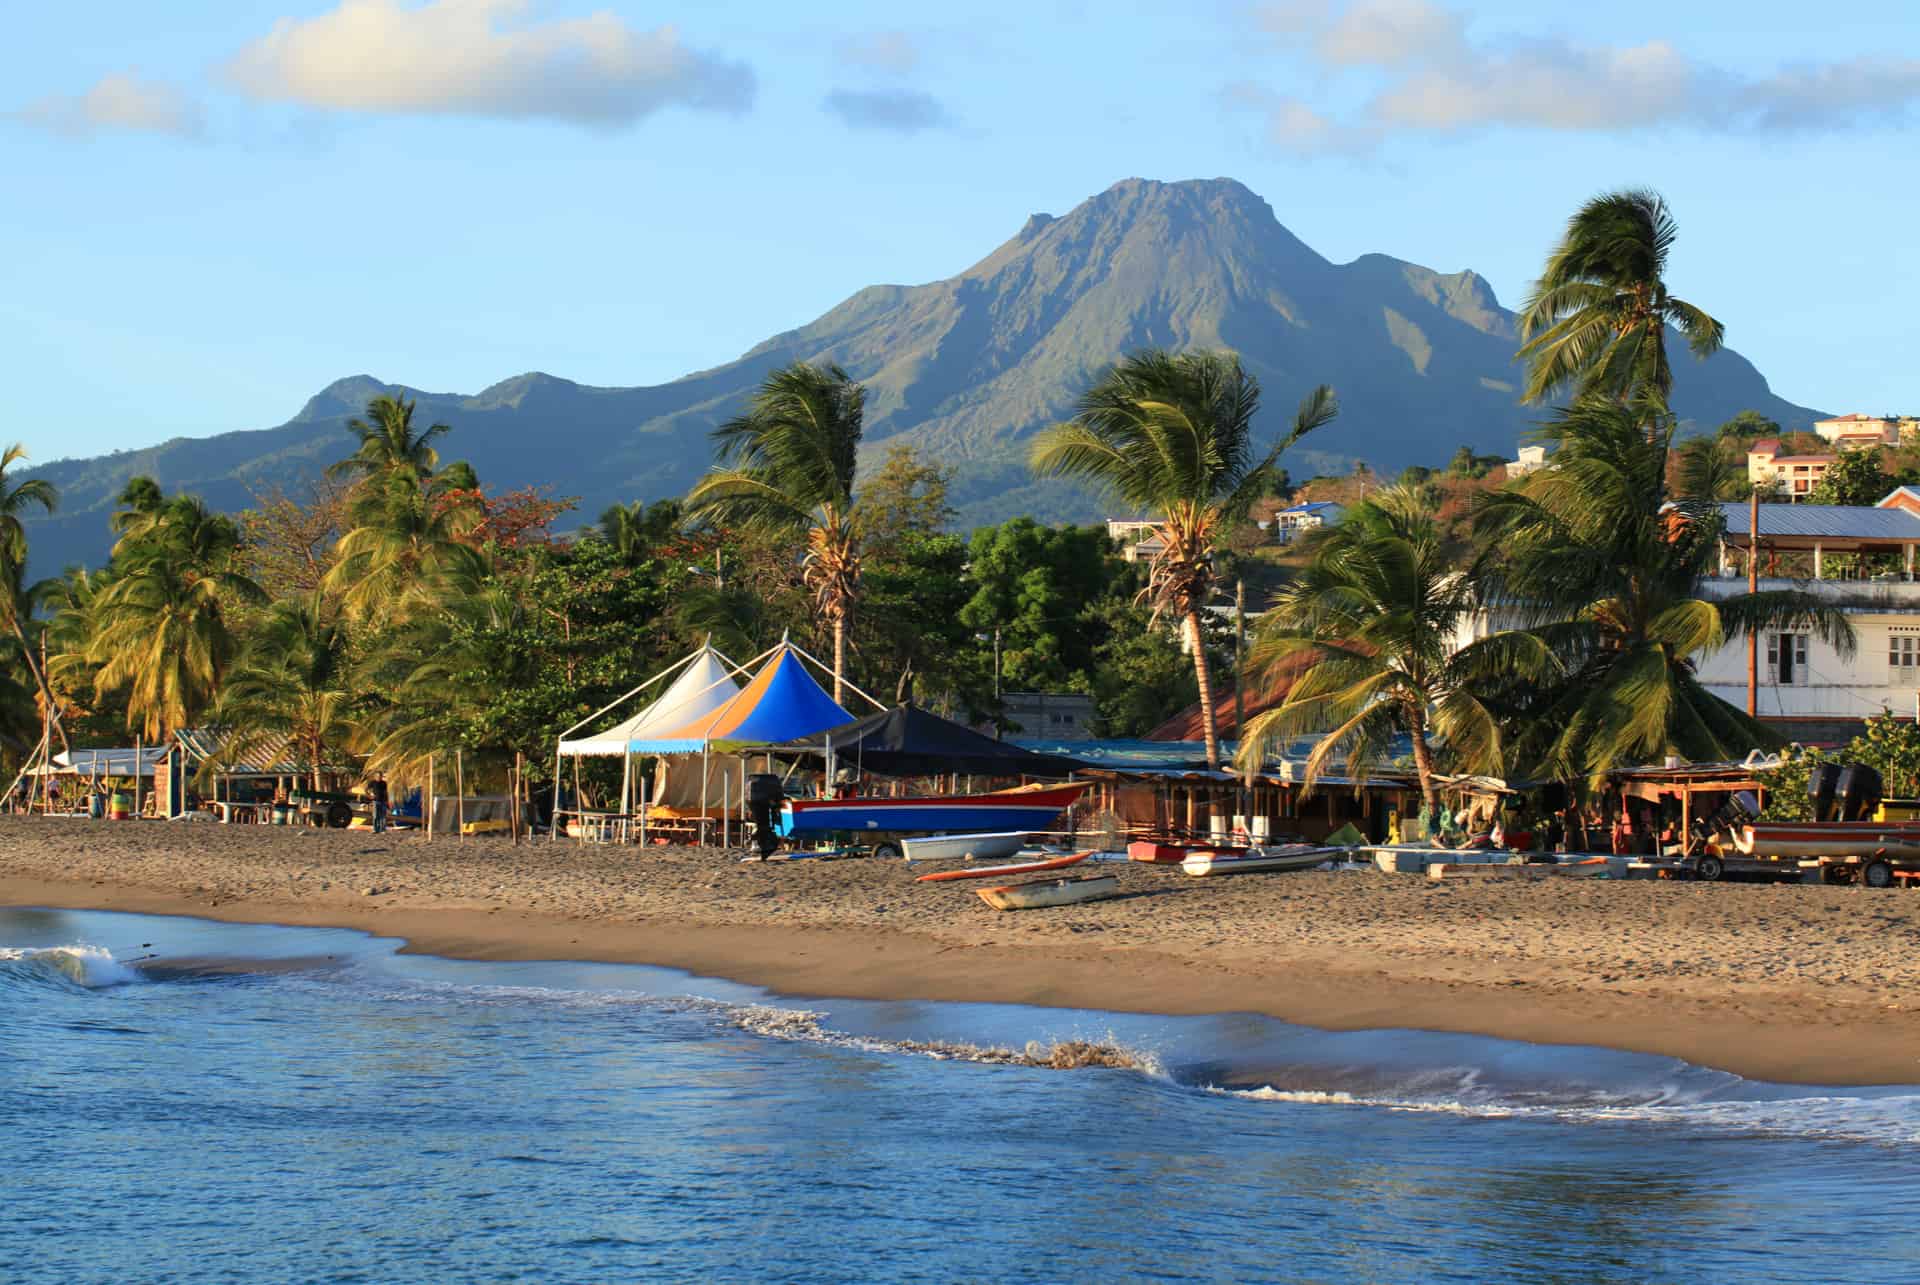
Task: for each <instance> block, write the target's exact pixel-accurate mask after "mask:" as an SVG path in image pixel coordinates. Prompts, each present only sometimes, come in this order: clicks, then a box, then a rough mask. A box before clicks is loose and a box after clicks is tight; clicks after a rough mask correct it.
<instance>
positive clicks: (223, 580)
mask: <svg viewBox="0 0 1920 1285" xmlns="http://www.w3.org/2000/svg"><path fill="white" fill-rule="evenodd" d="M263 597H264V595H263V594H262V593H261V592H260V588H259V586H258V585H256V584H254V583H253V581H251V580H249V579H247V578H246V577H245V576H243V575H240V574H239V573H237V572H234V571H231V570H220V569H196V568H194V567H191V566H189V565H186V564H183V563H179V562H175V561H173V560H172V559H169V558H167V557H165V556H155V557H151V558H148V559H146V560H145V561H144V562H143V563H142V564H141V565H140V566H139V567H138V568H137V569H135V570H133V571H131V572H130V573H129V574H128V575H126V576H125V577H124V578H122V579H120V580H116V581H114V583H113V584H112V585H111V586H110V587H109V588H108V589H107V590H106V592H104V593H103V594H101V595H100V598H99V600H98V601H97V602H96V604H95V608H94V613H95V617H96V619H97V621H98V628H97V631H96V632H95V634H94V636H93V643H92V646H91V647H90V648H89V652H88V654H89V656H90V658H91V659H93V660H94V661H96V662H97V663H98V664H99V666H100V669H99V673H98V675H97V676H96V678H95V680H94V682H95V687H96V689H97V690H99V691H101V692H103V693H104V692H111V691H119V690H121V689H125V691H126V693H127V724H128V726H129V727H131V726H134V725H135V724H136V723H137V724H139V725H140V727H141V728H142V730H143V731H144V733H145V735H146V738H147V739H148V740H149V741H157V740H159V739H160V738H161V737H162V736H163V735H165V734H166V733H168V732H172V731H176V730H178V729H180V728H183V727H190V726H192V725H193V723H194V722H195V721H197V720H198V719H199V717H200V715H201V714H202V713H203V712H204V711H205V710H206V709H207V708H208V707H209V706H211V705H212V704H213V701H214V698H215V696H216V695H217V694H218V692H219V688H220V681H221V679H222V678H223V677H224V676H225V674H226V672H227V669H228V667H229V666H230V665H231V664H232V663H233V659H234V655H235V653H236V652H237V651H238V649H239V648H238V644H237V642H236V640H235V637H234V633H233V630H232V627H231V608H232V607H233V606H234V605H236V604H238V603H241V602H258V601H260V600H261V599H262V598H263Z"/></svg>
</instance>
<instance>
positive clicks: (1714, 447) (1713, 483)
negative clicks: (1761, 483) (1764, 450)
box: [1674, 437, 1753, 500]
mask: <svg viewBox="0 0 1920 1285" xmlns="http://www.w3.org/2000/svg"><path fill="white" fill-rule="evenodd" d="M1674 454H1675V455H1677V456H1678V457H1679V460H1680V476H1679V494H1680V495H1682V496H1684V497H1686V498H1687V499H1692V500H1744V499H1746V498H1747V496H1748V494H1749V493H1750V492H1751V491H1752V490H1753V483H1752V482H1751V481H1750V480H1748V477H1747V462H1746V456H1745V454H1744V452H1742V451H1741V450H1740V449H1739V447H1738V446H1737V445H1736V444H1735V443H1732V442H1729V441H1726V440H1723V439H1718V438H1712V437H1696V438H1694V439H1693V440H1692V441H1690V442H1688V443H1687V444H1686V445H1684V446H1682V447H1681V448H1680V449H1679V450H1677V451H1675V452H1674Z"/></svg>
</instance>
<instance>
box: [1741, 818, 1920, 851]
mask: <svg viewBox="0 0 1920 1285" xmlns="http://www.w3.org/2000/svg"><path fill="white" fill-rule="evenodd" d="M1733 846H1734V847H1735V848H1737V849H1739V851H1740V854H1741V855H1742V856H1762V857H1851V856H1861V855H1864V854H1867V853H1880V854H1882V855H1884V856H1889V857H1920V821H1755V822H1754V823H1752V824H1751V825H1745V826H1741V827H1739V828H1738V829H1736V830H1734V831H1733Z"/></svg>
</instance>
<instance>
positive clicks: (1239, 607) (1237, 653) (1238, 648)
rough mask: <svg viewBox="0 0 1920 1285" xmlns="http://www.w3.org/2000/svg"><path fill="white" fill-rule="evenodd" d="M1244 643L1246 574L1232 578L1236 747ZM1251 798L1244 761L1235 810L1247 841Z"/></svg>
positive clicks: (1243, 726) (1242, 737)
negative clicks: (1242, 819) (1244, 821)
mask: <svg viewBox="0 0 1920 1285" xmlns="http://www.w3.org/2000/svg"><path fill="white" fill-rule="evenodd" d="M1246 645H1247V580H1246V577H1245V576H1235V577H1234V579H1233V741H1234V748H1235V749H1236V750H1238V749H1241V748H1244V747H1245V745H1246V743H1247V741H1246V738H1247V703H1246V697H1245V696H1244V695H1243V690H1244V689H1245V687H1246V685H1247V670H1246V665H1245V664H1244V663H1243V662H1242V660H1241V657H1242V656H1243V655H1244V654H1245V651H1246ZM1252 798H1253V762H1252V760H1247V762H1246V763H1245V765H1244V766H1243V767H1242V768H1241V769H1240V800H1239V802H1240V806H1239V807H1238V808H1237V809H1235V810H1236V811H1237V812H1238V813H1239V814H1240V815H1241V816H1243V817H1246V819H1247V841H1248V842H1249V843H1251V842H1252V841H1253V816H1252V811H1253V809H1252V808H1250V807H1249V806H1248V804H1249V802H1250V801H1251V799H1252Z"/></svg>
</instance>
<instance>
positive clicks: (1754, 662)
mask: <svg viewBox="0 0 1920 1285" xmlns="http://www.w3.org/2000/svg"><path fill="white" fill-rule="evenodd" d="M1759 589H1760V492H1758V491H1754V492H1753V493H1752V494H1750V495H1748V496H1747V592H1748V593H1757V592H1759ZM1759 684H1760V635H1759V634H1757V633H1755V632H1754V631H1753V630H1751V629H1749V630H1747V717H1748V718H1754V717H1757V716H1758V712H1759V708H1760V699H1759Z"/></svg>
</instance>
